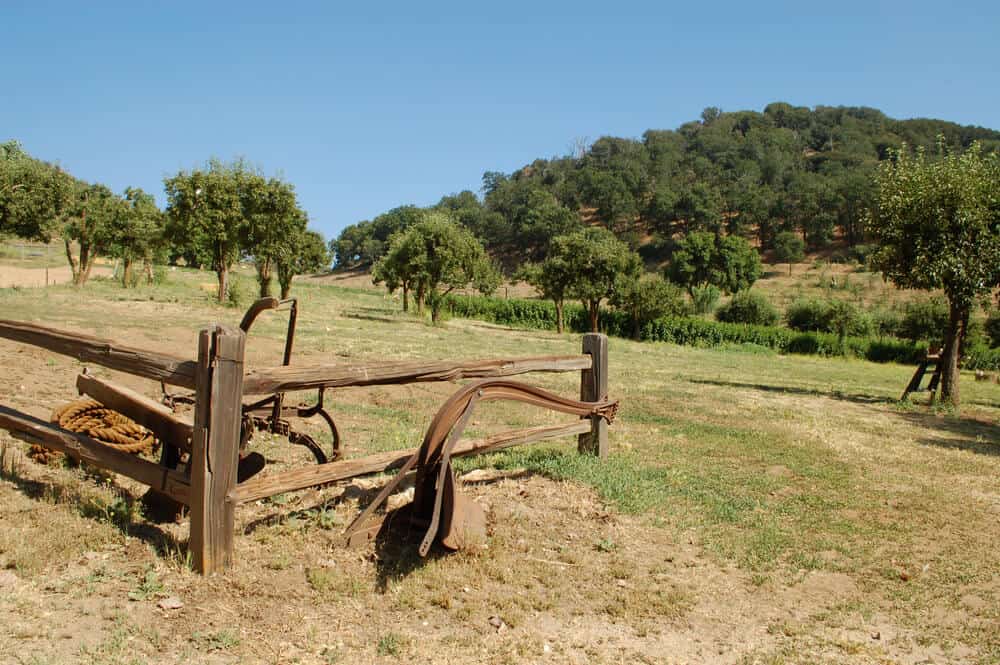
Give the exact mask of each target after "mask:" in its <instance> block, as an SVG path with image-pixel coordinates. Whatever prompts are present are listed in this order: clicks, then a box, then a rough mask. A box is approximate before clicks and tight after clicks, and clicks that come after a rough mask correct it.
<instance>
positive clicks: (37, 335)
mask: <svg viewBox="0 0 1000 665" xmlns="http://www.w3.org/2000/svg"><path fill="white" fill-rule="evenodd" d="M0 338H4V339H9V340H11V341H14V342H21V343H23V344H31V345H32V346H39V347H41V348H43V349H48V350H49V351H52V352H54V353H60V354H62V355H64V356H70V357H72V358H76V359H77V360H82V361H86V362H91V363H95V364H97V365H102V366H104V367H108V368H110V369H116V370H119V371H121V372H127V373H129V374H134V375H136V376H142V377H145V378H147V379H153V380H155V381H163V382H164V383H169V384H170V385H174V386H181V387H184V388H194V379H195V363H194V362H192V361H190V360H184V359H183V358H177V357H175V356H171V355H168V354H165V353H158V352H156V351H146V350H144V349H139V348H136V347H132V346H126V345H124V344H119V343H118V342H113V341H111V340H108V339H102V338H100V337H93V336H92V335H84V334H82V333H74V332H68V331H65V330H57V329H56V328H48V327H46V326H40V325H36V324H34V323H24V322H21V321H10V320H7V319H0Z"/></svg>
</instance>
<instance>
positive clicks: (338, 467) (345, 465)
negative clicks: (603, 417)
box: [229, 420, 591, 503]
mask: <svg viewBox="0 0 1000 665" xmlns="http://www.w3.org/2000/svg"><path fill="white" fill-rule="evenodd" d="M590 427H591V425H590V421H589V420H579V421H576V422H573V423H569V424H566V425H544V426H541V427H529V428H527V429H519V430H512V431H509V432H501V433H499V434H494V435H492V436H489V437H486V438H484V439H474V440H467V441H459V442H458V443H457V444H456V445H455V448H454V450H453V451H452V453H451V454H452V457H461V456H463V455H477V454H480V453H487V452H491V451H494V450H500V449H502V448H509V447H511V446H518V445H522V444H526V443H533V442H535V441H543V440H546V439H555V438H558V437H562V436H573V435H574V434H580V433H582V432H589V431H590ZM416 452H417V449H416V448H408V449H404V450H392V451H389V452H385V453H377V454H375V455H369V456H368V457H361V458H358V459H353V460H341V461H338V462H330V463H328V464H321V465H317V466H309V467H304V468H301V469H294V470H292V471H285V472H283V473H277V474H273V475H270V476H258V477H256V478H252V479H251V480H248V481H246V482H245V483H241V484H240V485H237V486H236V488H235V489H234V490H233V491H232V492H231V493H230V495H229V496H230V498H231V499H232V500H233V501H234V502H235V503H246V502H248V501H256V500H257V499H263V498H265V497H269V496H274V495H275V494H281V493H283V492H293V491H296V490H301V489H306V488H309V487H314V486H316V485H325V484H327V483H333V482H337V481H339V480H347V479H349V478H355V477H357V476H364V475H368V474H372V473H382V472H383V471H391V470H392V469H398V468H400V467H401V466H403V464H405V463H406V460H408V459H409V458H410V457H412V456H413V454H414V453H416Z"/></svg>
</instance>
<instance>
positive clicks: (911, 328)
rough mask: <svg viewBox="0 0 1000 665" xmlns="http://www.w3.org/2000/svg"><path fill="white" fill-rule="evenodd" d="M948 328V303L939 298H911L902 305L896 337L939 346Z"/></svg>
mask: <svg viewBox="0 0 1000 665" xmlns="http://www.w3.org/2000/svg"><path fill="white" fill-rule="evenodd" d="M947 330H948V303H947V302H945V301H944V300H943V299H941V298H927V299H923V300H913V301H910V302H908V303H906V304H905V305H904V306H903V314H902V317H901V318H900V321H899V329H898V330H897V331H896V332H895V334H896V336H897V337H902V338H904V339H911V340H914V341H917V340H923V341H925V342H931V343H932V344H936V345H938V346H940V345H941V344H942V343H943V342H944V336H945V332H946V331H947Z"/></svg>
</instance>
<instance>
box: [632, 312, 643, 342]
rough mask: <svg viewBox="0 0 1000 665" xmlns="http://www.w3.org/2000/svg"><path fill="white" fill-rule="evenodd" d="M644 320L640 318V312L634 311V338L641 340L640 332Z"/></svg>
mask: <svg viewBox="0 0 1000 665" xmlns="http://www.w3.org/2000/svg"><path fill="white" fill-rule="evenodd" d="M641 323H642V321H641V320H640V318H639V312H632V339H634V340H635V341H637V342H638V341H639V333H640V332H641V330H640V329H641V328H642V326H641V325H640V324H641Z"/></svg>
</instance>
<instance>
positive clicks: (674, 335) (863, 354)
mask: <svg viewBox="0 0 1000 665" xmlns="http://www.w3.org/2000/svg"><path fill="white" fill-rule="evenodd" d="M447 307H448V309H449V311H450V312H451V313H452V315H454V316H459V317H465V318H470V319H479V320H482V321H490V322H492V323H498V324H501V325H509V326H515V327H519V328H531V329H537V330H553V329H555V325H556V312H555V307H554V305H553V304H552V303H551V302H546V301H544V300H522V299H515V298H512V299H504V298H488V297H479V296H456V295H451V296H449V297H448V298H447ZM566 321H567V325H568V327H569V328H570V329H571V330H574V331H577V332H586V331H588V330H589V329H590V320H589V316H588V313H587V312H586V310H584V309H583V308H582V307H580V306H578V305H569V304H568V305H567V306H566ZM600 328H601V330H603V331H605V332H607V334H609V335H614V336H617V337H629V336H631V335H632V318H631V317H630V316H629V315H628V313H627V312H621V311H604V312H602V313H601V317H600ZM639 339H641V340H644V341H651V342H669V343H671V344H680V345H685V346H698V347H705V348H716V347H726V346H744V345H747V346H750V347H753V348H765V349H772V350H774V351H777V352H780V353H801V354H809V355H823V356H841V355H850V356H854V357H858V358H865V359H867V360H871V361H872V362H897V363H908V364H913V363H917V362H919V361H920V360H922V359H923V357H924V356H925V355H926V353H927V345H926V344H924V343H922V342H916V343H915V342H910V341H905V340H897V339H885V338H882V339H879V338H872V337H859V336H852V335H848V336H846V337H845V338H844V339H843V340H841V339H840V338H839V337H838V336H837V335H836V334H831V333H825V332H796V331H794V330H789V329H788V328H780V327H776V326H760V325H747V324H739V323H725V322H718V321H706V320H705V319H701V318H693V317H686V316H663V317H660V318H657V319H655V320H653V321H649V322H646V323H645V324H644V325H643V326H642V327H641V329H640V331H639Z"/></svg>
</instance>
